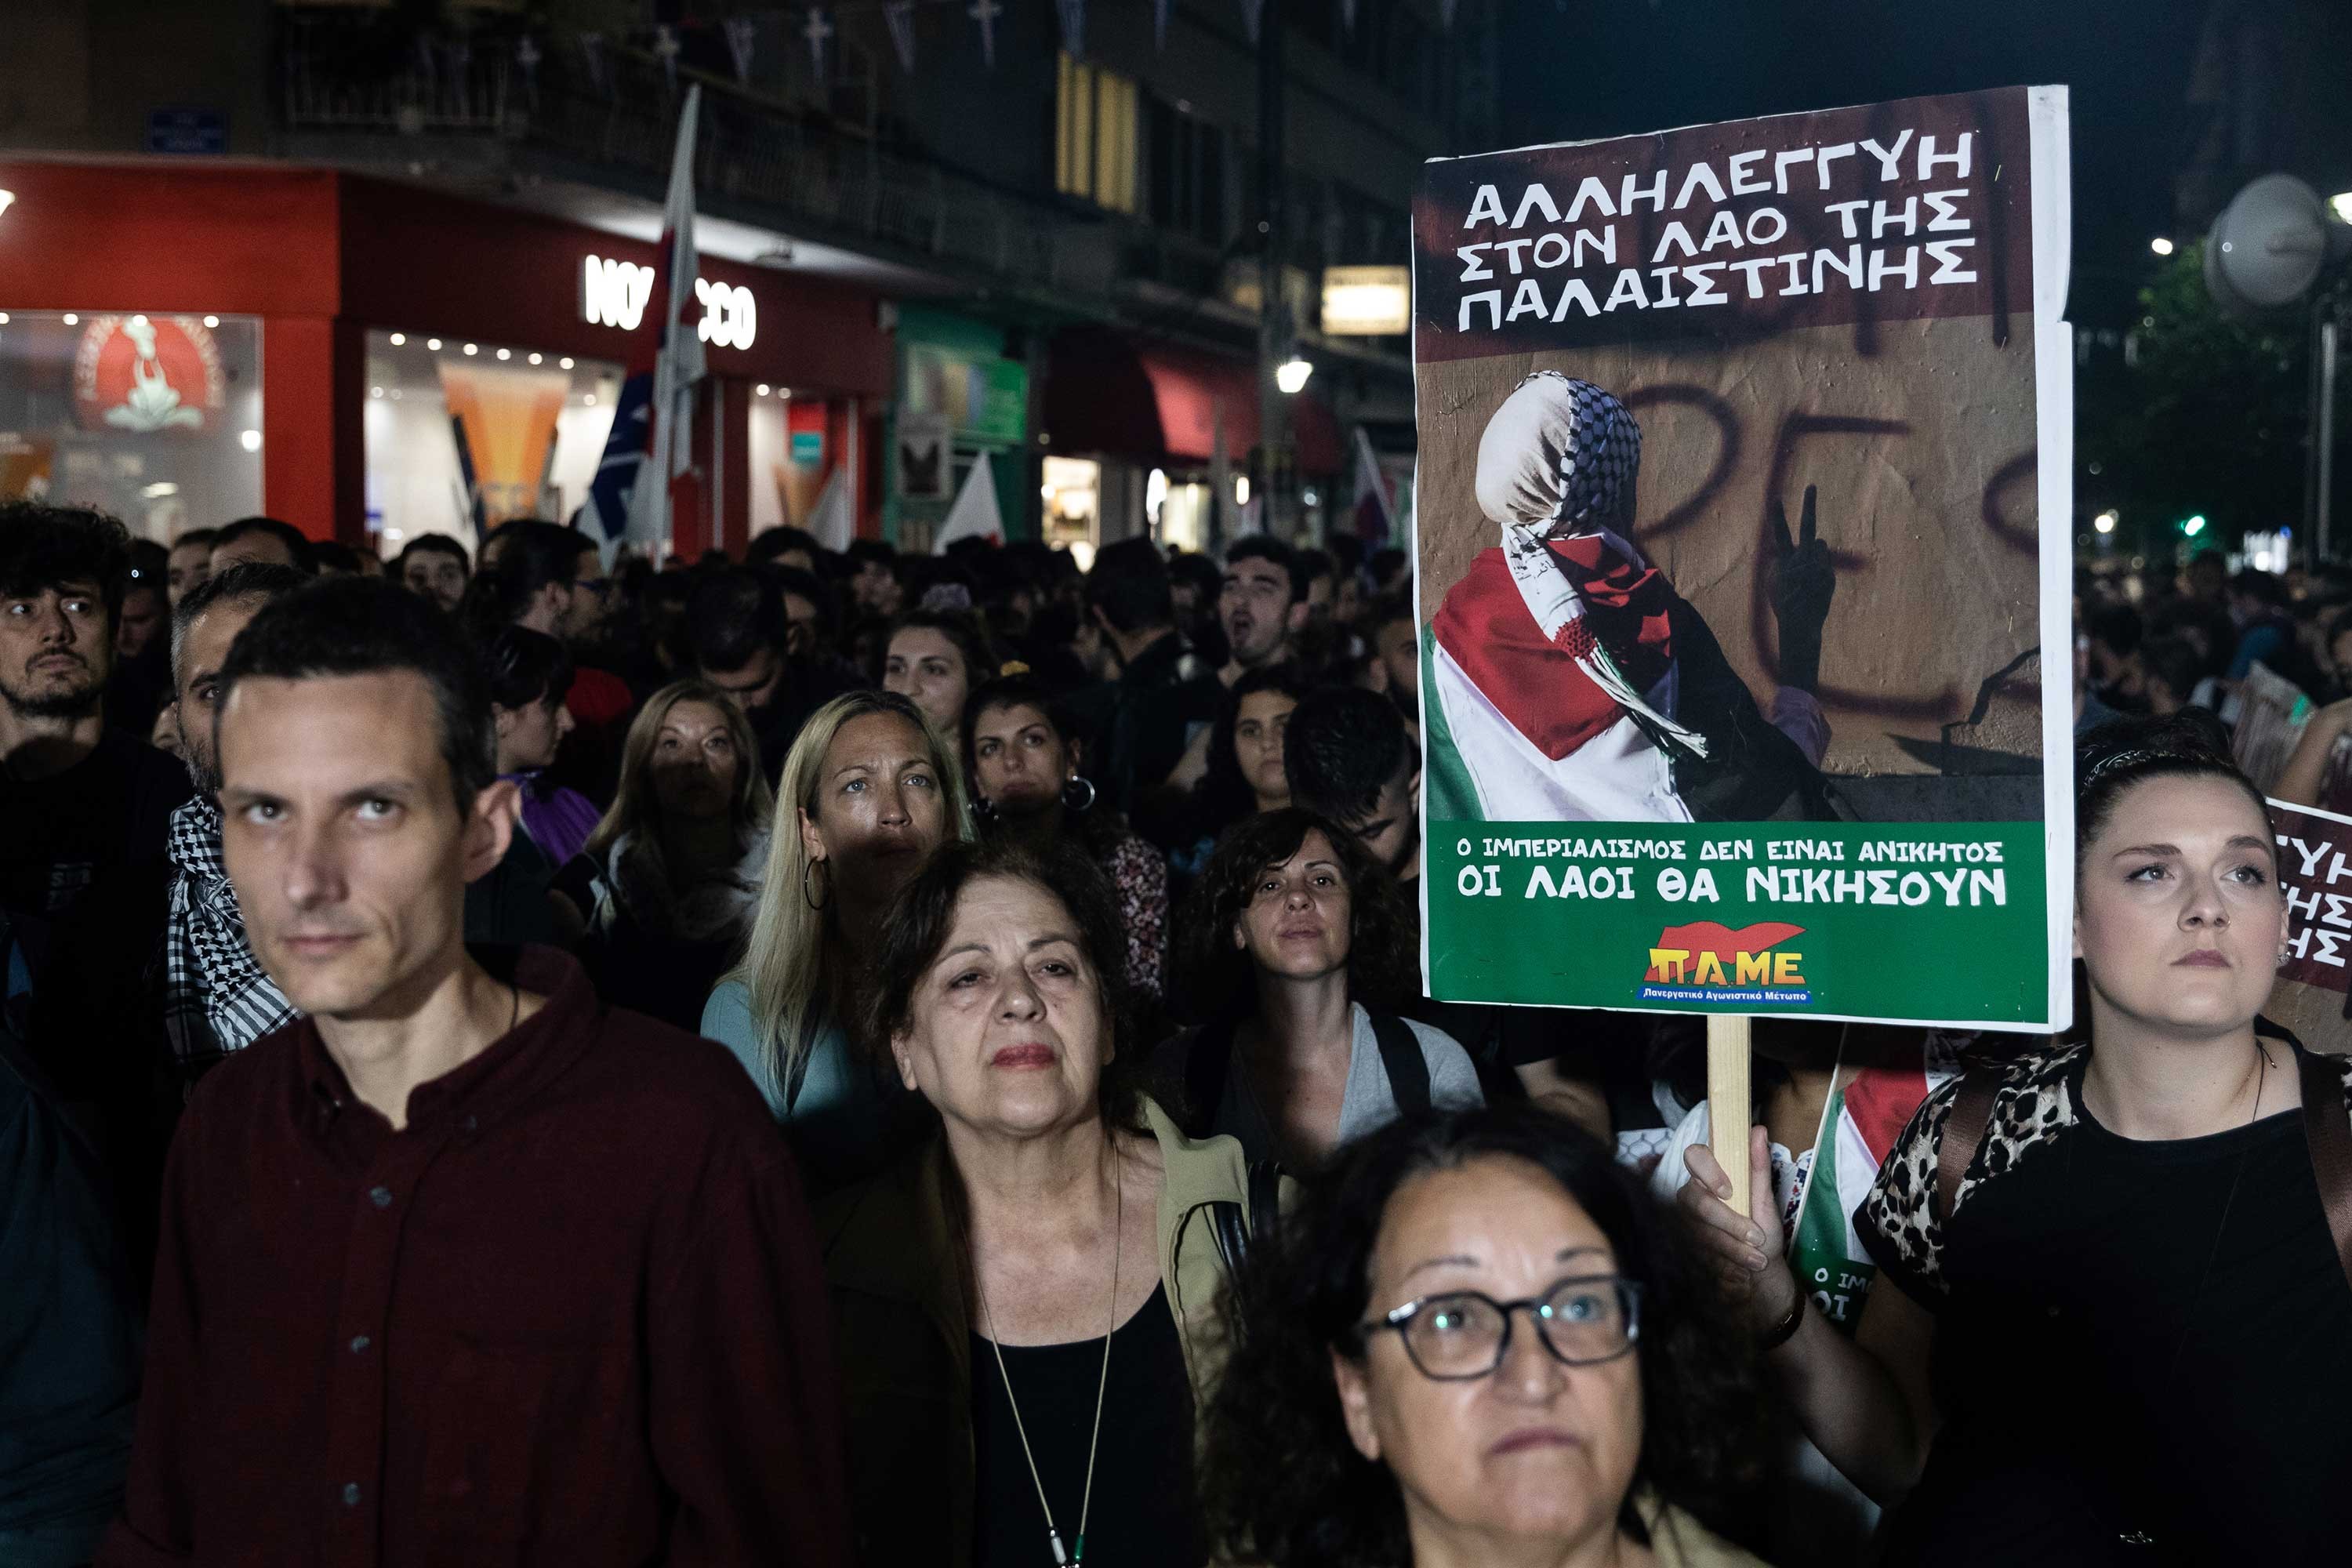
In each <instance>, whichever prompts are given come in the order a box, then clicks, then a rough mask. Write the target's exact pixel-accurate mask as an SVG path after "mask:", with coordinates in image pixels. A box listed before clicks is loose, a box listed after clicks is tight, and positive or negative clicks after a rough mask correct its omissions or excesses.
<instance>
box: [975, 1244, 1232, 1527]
mask: <svg viewBox="0 0 2352 1568" xmlns="http://www.w3.org/2000/svg"><path fill="white" fill-rule="evenodd" d="M1003 1349H1004V1372H1005V1373H1007V1374H1010V1376H1011V1377H1012V1379H1013V1394H1014V1395H1015V1397H1017V1398H1018V1399H1019V1400H1020V1402H1021V1419H1022V1420H1023V1421H1024V1422H1025V1423H1026V1424H1027V1426H1028V1432H1029V1445H1030V1448H1031V1451H1032V1452H1034V1454H1035V1456H1036V1459H1037V1475H1038V1477H1039V1478H1040V1479H1043V1480H1044V1482H1045V1496H1046V1497H1047V1498H1048V1499H1049V1500H1051V1501H1052V1502H1053V1505H1054V1523H1055V1525H1056V1526H1058V1527H1059V1528H1060V1530H1061V1532H1062V1547H1063V1550H1064V1551H1065V1552H1068V1553H1069V1554H1070V1555H1071V1557H1072V1558H1073V1559H1074V1560H1075V1559H1076V1555H1077V1551H1078V1514H1079V1511H1080V1508H1081V1505H1082V1503H1083V1502H1084V1500H1085V1496H1086V1489H1087V1441H1088V1439H1089V1438H1091V1437H1092V1436H1093V1435H1094V1428H1095V1390H1096V1387H1097V1384H1098V1383H1099V1382H1100V1380H1101V1378H1102V1374H1103V1342H1102V1341H1100V1340H1080V1341H1078V1342H1076V1343H1073V1344H1061V1345H1006V1346H1005V1347H1003ZM971 1384H972V1386H971V1410H972V1437H973V1447H974V1458H975V1461H976V1465H975V1471H976V1473H975V1475H974V1478H973V1479H974V1480H975V1482H976V1485H975V1487H974V1489H973V1499H974V1503H973V1507H974V1510H975V1513H974V1518H973V1520H972V1563H973V1564H974V1568H1051V1564H1052V1563H1053V1561H1054V1549H1053V1547H1052V1546H1051V1545H1050V1544H1049V1543H1048V1542H1047V1540H1046V1533H1045V1512H1044V1510H1041V1509H1040V1508H1039V1507H1038V1506H1037V1487H1036V1483H1035V1482H1034V1481H1033V1480H1032V1479H1030V1475H1029V1463H1028V1460H1026V1459H1025V1458H1023V1457H1022V1452H1021V1432H1020V1429H1019V1428H1018V1427H1016V1426H1015V1425H1014V1424H1013V1405H1012V1403H1011V1401H1009V1400H1007V1399H1006V1398H1005V1395H1004V1378H1003V1376H1002V1375H1000V1374H999V1373H998V1372H997V1370H996V1354H995V1352H994V1351H993V1350H992V1349H991V1348H990V1345H989V1342H988V1341H986V1340H984V1339H982V1338H981V1336H980V1335H979V1334H978V1333H974V1334H973V1335H972V1336H971ZM1102 1413H1103V1414H1102V1444H1101V1447H1100V1450H1099V1451H1098V1452H1097V1455H1096V1458H1095V1491H1094V1506H1093V1509H1092V1510H1091V1512H1090V1513H1089V1514H1088V1520H1087V1550H1086V1558H1087V1562H1090V1563H1102V1564H1105V1565H1106V1568H1108V1565H1110V1564H1117V1565H1118V1568H1199V1565H1200V1564H1201V1563H1204V1562H1206V1561H1207V1560H1208V1549H1207V1547H1206V1546H1205V1545H1203V1543H1202V1539H1201V1531H1200V1519H1199V1510H1198V1508H1197V1507H1196V1506H1195V1504H1194V1502H1193V1498H1192V1382H1191V1379H1190V1378H1189V1377H1188V1376H1187V1375H1186V1373H1185V1370H1184V1347H1183V1345H1182V1344H1181V1342H1179V1341H1178V1339H1177V1337H1176V1320H1175V1318H1174V1317H1173V1316H1172V1315H1171V1313H1170V1311H1169V1310H1168V1293H1167V1288H1166V1287H1165V1286H1162V1287H1161V1288H1160V1289H1156V1290H1154V1291H1153V1292H1152V1293H1151V1299H1150V1300H1148V1301H1146V1302H1145V1303H1144V1304H1143V1306H1142V1308H1141V1309H1140V1310H1138V1311H1137V1312H1136V1314H1135V1315H1134V1316H1133V1317H1131V1318H1129V1319H1128V1321H1126V1322H1124V1323H1121V1324H1120V1325H1119V1326H1118V1332H1117V1333H1116V1334H1114V1335H1112V1336H1111V1347H1110V1384H1109V1387H1108V1389H1107V1390H1105V1392H1104V1394H1103V1400H1102Z"/></svg>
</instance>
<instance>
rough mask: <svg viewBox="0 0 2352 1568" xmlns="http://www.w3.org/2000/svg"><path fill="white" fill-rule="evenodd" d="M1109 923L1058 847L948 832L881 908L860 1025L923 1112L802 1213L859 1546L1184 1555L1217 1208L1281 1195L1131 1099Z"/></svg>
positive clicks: (991, 1557)
mask: <svg viewBox="0 0 2352 1568" xmlns="http://www.w3.org/2000/svg"><path fill="white" fill-rule="evenodd" d="M1125 945H1126V944H1125V942H1124V941H1123V939H1122V938H1121V936H1120V934H1119V924H1118V915H1117V912H1116V909H1115V907H1114V905H1113V903H1112V900H1111V896H1110V891H1109V889H1108V886H1107V884H1106V883H1105V882H1104V880H1103V879H1102V875H1101V873H1100V872H1099V871H1097V869H1096V868H1094V866H1093V865H1092V864H1091V863H1090V862H1089V861H1087V858H1085V857H1084V856H1083V855H1081V854H1079V853H1078V852H1077V851H1076V849H1075V848H1073V847H1071V846H1069V845H1066V844H1057V845H1053V846H1049V847H1047V848H1046V850H1045V853H1044V854H1043V855H1042V856H1032V855H1030V854H1028V853H1027V852H1025V851H1023V850H1021V849H1019V848H1017V847H1014V846H1013V845H1011V844H1009V843H1006V842H1003V841H998V842H996V843H989V844H980V845H964V844H956V845H949V846H946V847H942V848H941V849H940V852H939V853H938V854H937V855H935V856H934V857H933V858H932V859H931V860H930V862H929V865H927V866H926V867H925V868H923V869H922V871H921V872H920V873H919V874H918V875H917V876H916V878H915V879H914V880H913V881H912V882H911V883H909V884H908V887H907V889H906V891H905V892H904V893H903V894H902V895H901V896H900V898H899V899H898V902H897V903H896V904H895V905H894V906H893V908H892V913H891V918H890V921H889V922H888V924H887V927H886V928H885V931H884V936H883V942H882V947H881V950H880V953H879V961H878V963H877V966H876V968H877V975H876V979H875V986H874V992H875V994H874V1000H873V1004H872V1006H871V1009H870V1012H869V1015H868V1016H869V1019H870V1023H869V1026H868V1029H869V1033H870V1035H871V1037H873V1038H874V1039H876V1040H877V1041H879V1042H882V1043H884V1044H885V1045H886V1046H887V1049H888V1051H889V1054H890V1060H891V1062H892V1064H893V1065H894V1066H895V1067H896V1068H897V1070H898V1076H899V1078H900V1079H901V1080H902V1081H903V1082H904V1083H905V1084H906V1086H907V1087H908V1089H912V1090H915V1091H916V1092H918V1093H919V1094H920V1096H921V1097H922V1100H923V1101H924V1102H925V1103H926V1104H928V1105H929V1108H930V1110H932V1111H933V1112H935V1113H936V1114H937V1117H938V1120H939V1122H940V1128H941V1133H940V1136H938V1137H936V1138H933V1139H930V1140H929V1141H928V1142H925V1143H924V1144H922V1145H919V1149H918V1152H915V1153H914V1154H913V1155H912V1157H911V1158H909V1159H908V1160H906V1161H904V1162H902V1163H899V1164H898V1165H897V1166H895V1167H894V1168H893V1169H891V1170H890V1171H888V1172H887V1173H884V1174H882V1175H880V1176H877V1177H876V1178H875V1179H874V1180H872V1181H871V1182H868V1183H866V1184H863V1185H861V1186H859V1187H856V1188H854V1189H852V1190H851V1191H849V1192H847V1193H844V1194H840V1195H839V1196H837V1197H835V1198H834V1199H832V1200H830V1201H828V1203H827V1204H826V1205H825V1206H824V1210H823V1211H822V1212H821V1214H820V1217H819V1225H820V1227H821V1229H822V1231H823V1233H824V1248H825V1271H826V1276H827V1279H829V1280H830V1282H831V1285H832V1289H833V1297H834V1301H835V1315H836V1318H837V1320H838V1321H839V1322H840V1324H841V1329H842V1342H841V1353H842V1369H843V1376H844V1381H845V1384H846V1385H847V1387H848V1391H849V1407H850V1412H851V1414H850V1431H849V1456H850V1458H849V1468H850V1495H851V1509H852V1517H853V1521H854V1523H855V1526H856V1533H857V1536H858V1541H859V1545H860V1547H861V1548H862V1551H863V1553H864V1557H865V1560H866V1562H868V1563H977V1564H983V1565H986V1568H999V1565H1005V1568H1012V1565H1019V1564H1035V1563H1045V1562H1048V1561H1051V1562H1055V1563H1072V1564H1074V1565H1075V1564H1079V1563H1091V1562H1103V1563H1134V1564H1141V1565H1145V1568H1197V1565H1198V1564H1200V1563H1202V1562H1204V1561H1205V1558H1206V1552H1205V1549H1204V1543H1203V1542H1202V1538H1201V1531H1200V1522H1199V1518H1198V1515H1197V1512H1196V1510H1195V1508H1194V1506H1193V1489H1192V1455H1193V1451H1194V1446H1195V1442H1196V1436H1195V1421H1196V1415H1197V1413H1198V1412H1200V1411H1202V1410H1204V1409H1205V1408H1206V1406H1207V1402H1208V1400H1209V1398H1210V1396H1211V1394H1213V1390H1214V1388H1215V1385H1216V1381H1217V1374H1218V1366H1219V1363H1220V1362H1221V1360H1222V1358H1223V1350H1224V1346H1225V1345H1226V1343H1227V1342H1228V1341H1229V1340H1230V1337H1231V1335H1230V1329H1231V1326H1232V1325H1231V1324H1230V1323H1229V1322H1228V1321H1227V1320H1226V1318H1225V1316H1224V1313H1223V1304H1222V1300H1221V1296H1222V1287H1223V1283H1224V1279H1225V1269H1224V1266H1223V1263H1222V1262H1221V1260H1220V1251H1219V1240H1218V1237H1219V1236H1220V1234H1221V1224H1222V1222H1221V1220H1220V1217H1219V1216H1220V1215H1231V1216H1232V1218H1233V1219H1234V1221H1235V1222H1236V1224H1235V1226H1234V1228H1236V1229H1239V1230H1241V1231H1243V1232H1244V1234H1245V1233H1246V1232H1247V1230H1248V1229H1249V1228H1250V1227H1251V1226H1252V1225H1253V1224H1254V1223H1255V1224H1257V1225H1260V1226H1263V1225H1264V1224H1265V1223H1268V1222H1269V1221H1270V1218H1271V1215H1270V1213H1269V1212H1268V1211H1270V1210H1271V1209H1272V1208H1273V1207H1274V1206H1275V1205H1276V1203H1277V1202H1278V1198H1277V1195H1276V1193H1274V1192H1273V1191H1271V1190H1269V1189H1271V1188H1273V1186H1274V1185H1275V1184H1274V1182H1273V1181H1272V1180H1270V1179H1269V1180H1265V1181H1262V1182H1258V1183H1253V1182H1252V1181H1251V1179H1250V1173H1248V1171H1247V1170H1246V1168H1245V1166H1244V1162H1243V1159H1242V1153H1241V1150H1240V1149H1239V1147H1238V1146H1237V1145H1235V1144H1234V1142H1233V1141H1232V1140H1230V1139H1211V1140H1208V1141H1205V1142H1196V1141H1194V1140H1192V1139H1189V1138H1187V1137H1185V1136H1184V1135H1183V1134H1182V1133H1181V1131H1178V1130H1177V1128H1176V1127H1175V1126H1174V1124H1173V1123H1171V1121H1169V1119H1168V1118H1167V1117H1166V1116H1165V1115H1164V1114H1162V1113H1161V1111H1160V1109H1159V1108H1158V1107H1157V1106H1155V1105H1154V1104H1152V1103H1151V1101H1150V1100H1147V1099H1142V1098H1139V1096H1138V1095H1137V1094H1136V1092H1135V1090H1134V1087H1133V1083H1132V1080H1131V1079H1130V1078H1129V1076H1128V1074H1129V1063H1130V1062H1132V1061H1133V1060H1134V1058H1135V1052H1134V1049H1133V1047H1132V1046H1131V1044H1130V1042H1129V1040H1128V1039H1127V1038H1126V1035H1125V1030H1126V1026H1127V1014H1126V1011H1125V1008H1124V1005H1123V1004H1124V1001H1125V987H1124V980H1123V977H1122V973H1121V959H1122V956H1123V953H1124V951H1125ZM1113 1386H1116V1387H1117V1388H1118V1398H1116V1399H1113V1398H1111V1397H1110V1390H1111V1388H1112V1387H1113ZM1049 1545H1050V1548H1051V1552H1050V1557H1049V1554H1048V1552H1047V1547H1048V1546H1049Z"/></svg>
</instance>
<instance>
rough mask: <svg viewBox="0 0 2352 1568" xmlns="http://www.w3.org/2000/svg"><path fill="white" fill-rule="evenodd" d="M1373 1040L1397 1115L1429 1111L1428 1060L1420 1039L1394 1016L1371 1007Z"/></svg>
mask: <svg viewBox="0 0 2352 1568" xmlns="http://www.w3.org/2000/svg"><path fill="white" fill-rule="evenodd" d="M1365 1011H1366V1012H1367V1013H1370V1016H1371V1020H1372V1038H1373V1039H1375V1040H1377V1041H1379V1042H1380V1047H1381V1067H1382V1068H1385V1069H1387V1072H1388V1075H1389V1093H1390V1094H1391V1096H1392V1097H1394V1099H1395V1100H1396V1107H1397V1114H1398V1115H1400V1116H1412V1115H1413V1114H1415V1113H1416V1112H1419V1111H1423V1110H1428V1109H1429V1058H1427V1057H1425V1056H1423V1055H1422V1054H1421V1037H1420V1036H1418V1035H1416V1034H1414V1033H1413V1032H1412V1025H1410V1024H1408V1023H1406V1022H1405V1021H1404V1020H1403V1019H1402V1018H1400V1017H1398V1016H1396V1015H1395V1014H1394V1013H1376V1012H1372V1010H1371V1009H1370V1008H1366V1009H1365Z"/></svg>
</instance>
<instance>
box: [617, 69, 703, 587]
mask: <svg viewBox="0 0 2352 1568" xmlns="http://www.w3.org/2000/svg"><path fill="white" fill-rule="evenodd" d="M701 118H702V88H701V86H700V84H697V85H695V86H693V87H690V88H688V89H687V93H686V107H685V109H683V110H680V111H679V113H678V117H677V146H676V148H675V149H673V150H672V152H671V153H670V161H669V201H668V203H667V205H665V207H664V208H663V210H662V247H661V256H660V258H659V259H657V260H656V262H655V263H654V265H655V266H656V267H657V268H660V269H661V277H660V279H659V281H658V282H657V283H656V285H655V292H656V293H657V294H659V295H660V296H661V297H662V311H661V315H660V318H659V319H658V320H657V321H656V322H655V323H654V326H655V331H656V332H657V333H658V334H659V335H658V337H657V339H656V342H657V343H658V345H659V346H658V347H657V348H656V350H655V355H654V395H653V453H652V460H651V461H650V462H648V463H647V464H646V466H645V467H644V468H641V469H640V470H638V473H637V482H636V484H635V486H634V487H632V488H631V489H630V491H629V527H628V534H627V537H628V541H629V542H630V543H631V544H634V545H635V546H636V547H637V548H638V549H639V550H641V551H643V552H645V553H646V556H647V558H648V559H651V560H656V561H657V560H659V559H661V552H662V549H663V547H664V546H665V545H666V544H667V541H668V539H669V485H670V480H671V479H675V478H676V477H677V476H678V475H679V474H682V473H684V472H686V468H687V464H688V461H689V460H690V459H691V458H692V457H693V453H694V384H695V383H696V382H698V381H700V380H701V379H702V376H703V372H704V370H705V368H706V363H705V360H704V356H703V352H702V339H701V337H700V336H699V335H698V333H697V332H696V331H695V322H696V321H697V320H698V316H699V311H698V310H697V308H696V305H695V299H694V280H695V277H696V275H697V274H698V272H699V271H700V268H701V263H700V261H699V258H697V256H696V255H695V250H694V147H695V129H696V127H697V126H698V124H699V123H700V122H701Z"/></svg>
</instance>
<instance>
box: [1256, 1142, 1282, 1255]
mask: <svg viewBox="0 0 2352 1568" xmlns="http://www.w3.org/2000/svg"><path fill="white" fill-rule="evenodd" d="M1281 1221H1282V1163H1281V1162H1280V1161H1278V1160H1256V1161H1253V1162H1252V1163H1251V1164H1250V1168H1249V1233H1250V1236H1251V1237H1252V1238H1253V1239H1255V1237H1261V1236H1270V1235H1272V1234H1273V1232H1274V1227H1275V1226H1276V1225H1278V1224H1280V1223H1281Z"/></svg>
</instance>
